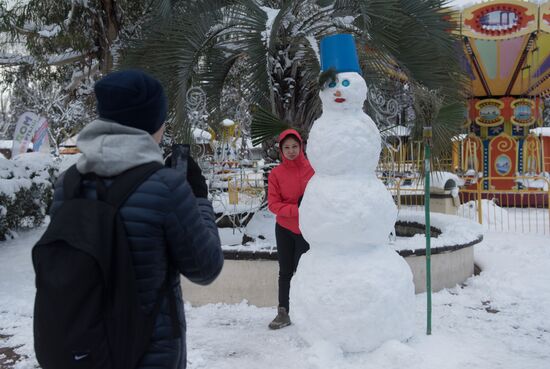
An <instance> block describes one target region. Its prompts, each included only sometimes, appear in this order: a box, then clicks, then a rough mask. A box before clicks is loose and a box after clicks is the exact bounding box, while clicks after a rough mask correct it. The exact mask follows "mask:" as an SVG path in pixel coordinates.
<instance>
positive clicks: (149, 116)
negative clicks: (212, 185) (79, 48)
mask: <svg viewBox="0 0 550 369" xmlns="http://www.w3.org/2000/svg"><path fill="white" fill-rule="evenodd" d="M94 90H95V93H96V98H97V107H98V113H99V118H98V119H96V120H94V121H93V122H91V123H89V124H88V125H87V126H86V127H85V128H84V129H83V130H82V131H81V132H80V134H79V137H78V141H77V147H78V148H79V150H80V151H81V152H82V156H81V157H80V158H79V160H78V162H77V169H78V171H79V172H80V173H82V174H85V173H95V174H96V175H98V176H100V177H102V178H113V177H116V176H117V175H119V174H121V173H122V172H124V171H126V170H128V169H131V168H134V167H137V166H139V165H142V164H145V163H151V162H158V163H161V164H162V163H163V158H162V152H161V150H160V148H159V145H158V144H159V142H160V140H161V137H162V134H163V132H164V121H165V119H166V114H167V100H166V96H165V94H164V91H163V89H162V86H161V84H160V83H159V82H158V81H157V80H156V79H154V78H152V77H151V76H149V75H147V74H146V73H144V72H141V71H138V70H126V71H121V72H115V73H112V74H109V75H107V76H106V77H104V78H103V79H102V80H100V81H98V82H97V83H96V85H95V88H94ZM189 164H190V165H188V168H189V169H188V171H187V176H184V175H183V174H182V173H179V172H177V171H176V170H174V169H171V168H163V169H160V170H158V171H157V172H155V173H154V174H152V175H151V176H150V177H149V178H148V179H147V180H145V181H144V182H143V183H142V184H141V185H140V186H139V187H138V188H137V189H136V190H135V192H134V193H132V194H131V195H130V196H129V197H128V200H127V201H126V203H125V204H124V205H123V206H122V207H121V209H120V215H121V218H122V220H123V223H124V226H125V228H126V232H127V235H128V240H129V243H130V249H131V253H132V260H133V264H134V270H135V273H136V280H137V285H138V291H139V298H140V302H141V305H142V307H143V308H144V309H145V310H148V311H150V310H151V309H152V307H153V305H154V304H155V301H156V300H157V297H158V296H159V291H160V289H161V288H162V286H163V282H164V281H165V276H166V273H169V276H168V278H169V283H170V287H171V288H172V289H173V293H174V294H175V296H176V301H177V304H176V305H177V316H178V320H179V325H180V327H181V331H182V335H181V337H179V338H174V335H173V324H172V323H173V322H172V320H171V314H170V304H169V303H168V301H164V302H163V303H162V304H161V310H160V313H159V315H158V316H157V319H156V324H155V328H154V331H153V336H152V339H151V344H150V347H149V349H148V350H147V352H146V353H145V355H144V356H143V357H142V359H141V362H140V364H139V365H138V368H140V369H146V368H170V369H183V368H185V367H186V342H185V328H186V325H185V315H184V309H183V298H182V292H181V288H180V274H183V275H184V276H185V277H187V278H188V279H189V280H191V281H192V282H195V283H199V284H209V283H211V282H212V281H214V279H215V278H216V277H217V276H218V274H219V273H220V271H221V269H222V266H223V253H222V250H221V246H220V239H219V235H218V229H217V227H216V224H215V218H214V212H213V209H212V205H211V203H210V201H209V200H208V191H207V186H206V183H205V180H204V177H203V176H202V173H201V171H200V168H199V167H198V166H197V165H196V163H194V162H192V159H190V163H189ZM84 185H85V186H84V193H85V196H86V197H88V198H93V197H95V196H96V191H95V182H92V181H89V182H85V183H84ZM62 202H63V180H62V178H60V180H59V181H58V183H57V184H56V187H55V193H54V202H53V205H52V209H51V216H52V218H53V217H55V213H56V210H57V209H58V208H59V206H60V205H61V203H62ZM166 299H167V298H166Z"/></svg>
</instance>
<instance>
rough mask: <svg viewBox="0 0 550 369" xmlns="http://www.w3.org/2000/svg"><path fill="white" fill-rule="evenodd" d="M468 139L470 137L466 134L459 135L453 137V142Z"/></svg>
mask: <svg viewBox="0 0 550 369" xmlns="http://www.w3.org/2000/svg"><path fill="white" fill-rule="evenodd" d="M466 137H468V135H467V134H466V133H461V134H459V135H456V136H453V137H452V138H451V141H453V142H454V141H464V140H465V139H466Z"/></svg>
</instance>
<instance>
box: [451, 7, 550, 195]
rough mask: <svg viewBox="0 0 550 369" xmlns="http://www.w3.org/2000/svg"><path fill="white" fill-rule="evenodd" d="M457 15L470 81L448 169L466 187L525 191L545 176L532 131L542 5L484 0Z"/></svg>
mask: <svg viewBox="0 0 550 369" xmlns="http://www.w3.org/2000/svg"><path fill="white" fill-rule="evenodd" d="M459 16H460V24H461V27H460V33H461V39H462V43H463V48H464V51H465V56H466V63H465V65H466V69H467V72H468V74H469V77H470V79H471V84H470V91H469V98H468V113H467V123H466V124H467V132H468V134H467V135H465V136H463V137H460V139H458V140H455V145H456V150H455V155H454V158H453V159H454V160H453V162H454V163H453V165H454V167H455V169H456V170H457V171H458V172H461V173H462V174H463V175H464V176H466V178H468V182H467V183H469V187H470V189H475V188H478V185H479V187H481V189H483V190H486V191H497V192H498V191H506V192H508V191H511V190H519V189H531V188H529V187H530V186H531V185H530V184H531V183H537V181H536V179H538V178H542V179H545V178H547V179H550V176H549V175H548V173H550V137H548V135H545V134H543V132H545V129H541V128H539V127H542V125H543V115H542V110H543V101H544V98H548V97H550V1H545V2H542V3H540V4H536V3H530V2H525V1H517V0H509V1H491V2H484V3H482V4H477V5H474V6H470V7H468V8H465V9H463V10H462V11H461V12H460V14H459ZM546 130H548V129H546ZM529 179H531V181H529ZM543 182H545V180H544V181H543ZM546 183H547V182H546ZM537 189H538V188H536V186H535V187H533V188H532V190H533V191H536V190H537ZM541 189H542V188H541ZM541 189H539V190H541ZM541 192H542V191H541ZM547 197H548V196H547V192H546V195H545V194H544V193H543V194H542V197H541V199H542V201H543V203H544V202H546V201H548V199H547Z"/></svg>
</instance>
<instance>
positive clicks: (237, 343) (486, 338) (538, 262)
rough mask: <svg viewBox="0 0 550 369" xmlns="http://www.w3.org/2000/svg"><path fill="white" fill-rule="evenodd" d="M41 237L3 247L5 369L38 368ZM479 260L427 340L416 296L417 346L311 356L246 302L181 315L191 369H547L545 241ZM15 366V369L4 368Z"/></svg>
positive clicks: (485, 252)
mask: <svg viewBox="0 0 550 369" xmlns="http://www.w3.org/2000/svg"><path fill="white" fill-rule="evenodd" d="M43 230H44V228H40V229H36V230H32V231H29V232H21V233H20V234H19V236H18V237H17V238H16V239H14V240H11V241H6V242H3V243H0V368H2V369H5V368H18V369H25V368H34V367H35V365H36V361H35V358H34V354H33V347H32V346H33V343H32V308H33V298H34V285H33V283H34V275H33V270H32V265H31V261H30V260H31V259H30V250H31V247H32V244H33V243H34V242H35V241H36V240H37V239H38V238H39V236H40V234H41V232H42V231H43ZM475 259H476V263H477V264H478V265H480V266H481V268H482V270H483V271H482V273H481V274H480V275H478V276H474V277H472V278H470V279H469V280H468V281H467V282H466V283H465V284H464V285H463V286H457V287H455V288H452V289H447V290H443V291H441V292H438V293H435V294H434V295H433V323H432V335H431V336H427V335H426V334H425V330H426V295H425V294H420V295H417V296H416V322H417V323H416V330H415V335H414V337H413V338H412V339H411V340H410V341H409V342H406V343H400V342H396V341H390V342H387V343H385V344H384V345H383V346H382V347H380V348H378V349H377V350H375V351H373V352H371V353H363V354H353V355H341V354H339V353H337V352H334V351H333V350H330V348H327V347H325V346H323V344H322V343H321V342H319V343H316V344H314V345H312V346H310V345H309V344H307V343H306V342H305V340H304V339H303V338H302V337H301V335H300V322H298V321H296V322H294V324H293V325H291V326H290V327H288V328H285V329H282V330H280V331H270V330H269V329H268V328H267V324H268V323H269V321H270V320H271V319H272V318H273V317H274V316H275V313H276V312H275V308H257V307H255V306H250V305H248V304H247V303H246V302H243V303H241V304H238V305H222V304H215V305H207V306H203V307H190V306H186V309H187V320H188V333H187V336H188V351H189V353H188V359H189V364H188V368H190V369H199V368H215V369H225V368H227V369H229V368H231V369H248V368H281V367H283V368H285V367H286V368H293V369H315V368H318V369H324V368H327V369H328V368H331V369H332V368H345V369H348V368H349V369H359V368H361V369H394V368H395V369H397V368H399V369H401V368H408V369H463V368H479V369H548V368H550V238H549V237H548V236H546V237H545V236H536V235H526V234H516V233H507V234H499V233H495V232H489V233H486V235H485V239H484V241H483V242H482V243H481V244H479V245H476V246H475ZM350 273H353V271H350ZM328 334H330V332H328ZM370 334H376V332H372V333H370ZM357 339H358V340H361V339H362V338H361V337H357ZM7 347H9V348H15V349H14V351H15V353H16V354H17V355H15V356H14V355H13V354H11V351H12V350H11V349H10V350H6V349H5V348H7ZM3 348H4V349H3ZM18 356H20V357H19V358H18V360H17V362H16V363H13V362H12V361H11V360H10V359H9V358H8V357H18Z"/></svg>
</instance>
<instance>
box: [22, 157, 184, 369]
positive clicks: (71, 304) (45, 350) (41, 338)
mask: <svg viewBox="0 0 550 369" xmlns="http://www.w3.org/2000/svg"><path fill="white" fill-rule="evenodd" d="M162 167H163V166H162V165H161V164H159V163H149V164H145V165H141V166H139V167H136V168H133V169H130V170H128V171H126V172H124V173H122V174H121V175H119V176H117V177H115V178H114V180H113V182H112V184H111V185H110V186H109V187H108V188H107V187H106V186H105V184H104V182H103V180H102V179H101V178H100V177H97V176H95V175H94V174H86V175H81V174H80V173H79V172H78V171H77V170H76V167H75V166H72V167H71V168H69V169H68V170H67V172H66V173H65V178H64V180H63V181H64V182H63V187H64V197H65V198H64V201H63V203H62V204H61V206H60V207H59V209H57V212H56V214H55V217H54V219H53V220H52V221H51V223H50V224H49V225H48V228H47V229H46V231H45V233H44V235H43V236H42V238H41V239H40V240H39V241H38V242H37V243H36V245H35V246H34V248H33V250H32V261H33V265H34V270H35V273H36V298H35V305H34V347H35V352H36V358H37V360H38V363H39V364H40V365H41V366H42V368H44V369H69V368H71V369H72V368H94V369H96V368H97V369H100V368H101V369H126V368H128V369H133V368H135V367H136V365H137V364H138V362H139V360H140V358H141V357H142V356H143V354H144V352H145V351H146V350H147V348H148V346H149V343H150V339H151V335H152V332H153V326H154V322H155V318H156V316H157V314H158V312H159V310H160V305H161V302H162V301H163V299H164V297H165V296H169V302H170V311H171V316H172V324H173V329H174V337H179V335H180V334H181V332H180V331H179V323H178V319H177V311H176V304H175V297H174V294H173V293H172V292H171V291H170V287H169V283H168V275H169V274H170V273H167V276H166V280H165V282H164V285H163V287H162V288H161V292H160V293H159V296H158V300H157V302H156V304H155V305H154V307H153V309H152V311H151V312H145V311H143V308H142V307H141V306H140V302H139V298H138V292H137V288H136V281H135V274H134V268H133V264H132V257H131V251H130V248H129V243H128V239H127V235H126V230H125V228H124V224H123V223H122V220H121V218H120V216H119V214H118V210H119V208H120V207H121V206H122V204H124V202H125V201H126V199H127V198H128V196H129V195H130V194H132V193H133V192H134V191H135V190H136V189H137V187H138V186H139V185H140V184H141V183H143V181H145V180H146V179H147V178H148V177H149V176H150V175H151V174H153V173H154V172H155V171H157V170H158V169H160V168H162ZM84 179H88V180H95V181H96V189H97V199H86V198H83V196H82V181H83V180H84Z"/></svg>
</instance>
